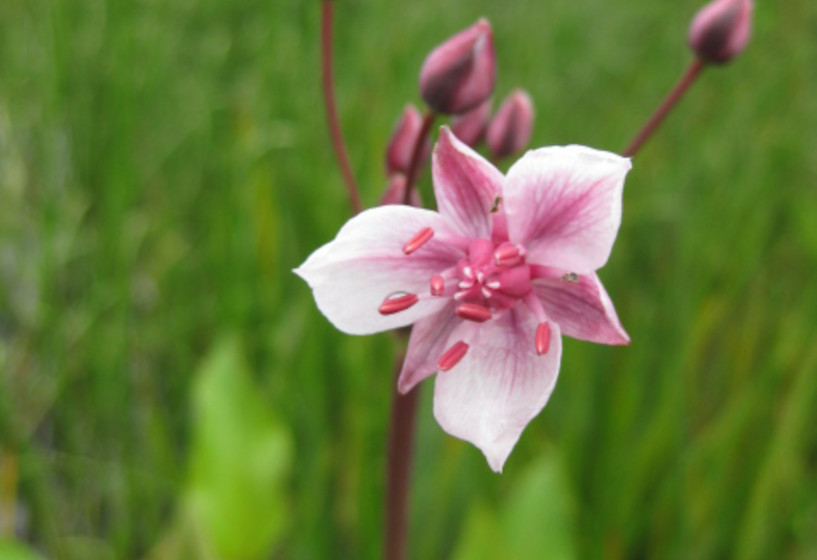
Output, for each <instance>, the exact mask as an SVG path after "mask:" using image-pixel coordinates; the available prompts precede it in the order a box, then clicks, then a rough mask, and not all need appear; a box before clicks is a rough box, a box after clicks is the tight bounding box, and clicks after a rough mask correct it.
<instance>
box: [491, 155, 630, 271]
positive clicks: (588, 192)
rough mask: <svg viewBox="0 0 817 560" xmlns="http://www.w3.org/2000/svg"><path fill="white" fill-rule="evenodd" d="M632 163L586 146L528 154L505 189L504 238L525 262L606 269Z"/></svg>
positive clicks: (587, 269) (585, 268) (574, 268)
mask: <svg viewBox="0 0 817 560" xmlns="http://www.w3.org/2000/svg"><path fill="white" fill-rule="evenodd" d="M630 167H631V164H630V160H629V159H627V158H623V157H620V156H617V155H615V154H612V153H609V152H602V151H599V150H593V149H591V148H586V147H584V146H566V147H559V146H557V147H551V148H541V149H538V150H532V151H529V152H528V153H527V154H525V155H524V156H523V157H522V158H521V159H520V160H519V161H518V162H516V163H515V164H514V165H513V167H511V169H510V170H509V171H508V175H507V177H506V178H505V186H504V189H503V200H504V205H505V213H506V215H507V217H508V234H509V236H510V240H511V241H513V242H514V243H522V244H524V245H525V247H526V249H527V250H528V257H527V260H528V262H529V263H535V264H542V265H553V266H558V267H560V268H567V269H569V270H572V271H573V272H578V273H588V272H594V271H595V270H597V269H599V268H601V267H602V266H604V263H606V262H607V258H608V257H609V256H610V250H611V249H612V247H613V241H615V238H616V233H617V232H618V227H619V225H620V224H621V194H622V190H623V188H624V176H625V175H626V174H627V171H629V169H630Z"/></svg>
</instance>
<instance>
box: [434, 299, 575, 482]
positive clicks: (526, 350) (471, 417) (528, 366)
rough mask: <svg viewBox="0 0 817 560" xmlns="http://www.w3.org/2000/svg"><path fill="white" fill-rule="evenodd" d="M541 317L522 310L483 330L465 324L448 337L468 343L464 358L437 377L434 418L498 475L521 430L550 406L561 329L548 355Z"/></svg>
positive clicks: (555, 333) (555, 329) (553, 331)
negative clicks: (541, 344) (538, 336)
mask: <svg viewBox="0 0 817 560" xmlns="http://www.w3.org/2000/svg"><path fill="white" fill-rule="evenodd" d="M537 324H538V323H537V320H536V318H535V317H534V316H533V315H532V314H531V313H530V312H529V311H528V310H527V309H526V308H525V307H524V306H521V305H518V306H516V307H515V308H514V309H512V310H510V311H506V312H504V313H502V314H500V315H499V316H497V318H496V319H495V320H492V321H488V322H486V323H484V324H482V325H479V326H468V325H465V324H464V325H463V326H464V327H465V328H457V329H455V330H454V331H453V332H452V333H451V336H450V337H449V346H450V345H451V344H453V343H455V342H456V341H457V340H464V341H465V342H466V343H467V344H469V349H468V352H467V354H466V355H465V357H464V358H463V359H462V361H460V362H459V363H458V364H457V365H456V366H454V367H453V368H452V369H451V370H450V371H446V372H441V373H438V374H437V378H436V384H435V387H434V416H435V417H436V418H437V422H439V423H440V426H442V428H443V429H444V430H445V431H446V432H448V433H449V434H451V435H453V436H456V437H458V438H461V439H464V440H466V441H469V442H471V443H473V444H474V445H476V446H477V447H479V448H480V449H481V450H482V452H483V453H484V454H485V457H486V458H487V459H488V464H489V465H490V466H491V468H492V469H493V470H495V471H497V472H501V471H502V466H503V465H504V463H505V460H506V459H507V458H508V455H509V454H510V453H511V450H512V449H513V447H514V445H516V442H517V440H519V436H520V435H521V434H522V430H524V429H525V426H527V425H528V422H530V421H531V419H533V418H534V417H535V416H536V415H537V414H538V413H539V412H540V411H541V410H542V408H543V407H544V406H545V404H546V403H547V401H548V399H549V398H550V394H551V392H552V391H553V387H554V385H555V384H556V378H557V376H558V374H559V362H560V359H561V353H562V344H561V336H560V334H559V327H558V325H556V324H555V323H554V324H552V325H551V335H550V336H551V340H550V345H549V349H548V352H547V354H545V355H544V356H539V355H538V354H537V353H536V348H535V344H534V340H535V333H536V329H537Z"/></svg>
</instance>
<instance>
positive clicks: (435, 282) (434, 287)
mask: <svg viewBox="0 0 817 560" xmlns="http://www.w3.org/2000/svg"><path fill="white" fill-rule="evenodd" d="M444 290H445V279H444V278H443V277H442V276H440V275H439V274H435V275H434V276H432V277H431V295H432V296H441V295H443V291H444Z"/></svg>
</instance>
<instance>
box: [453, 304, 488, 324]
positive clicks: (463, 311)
mask: <svg viewBox="0 0 817 560" xmlns="http://www.w3.org/2000/svg"><path fill="white" fill-rule="evenodd" d="M457 316H458V317H460V318H462V319H467V320H469V321H474V322H476V323H484V322H485V321H487V320H488V319H490V318H491V317H493V315H491V310H490V309H488V308H487V307H483V306H481V305H477V304H476V303H463V304H462V305H460V306H459V307H457Z"/></svg>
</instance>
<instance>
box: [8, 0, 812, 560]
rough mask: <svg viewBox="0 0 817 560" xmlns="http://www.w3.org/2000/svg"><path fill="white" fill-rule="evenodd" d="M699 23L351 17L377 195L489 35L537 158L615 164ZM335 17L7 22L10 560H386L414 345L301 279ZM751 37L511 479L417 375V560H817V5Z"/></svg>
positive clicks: (356, 135) (648, 8)
mask: <svg viewBox="0 0 817 560" xmlns="http://www.w3.org/2000/svg"><path fill="white" fill-rule="evenodd" d="M699 6H700V4H699V3H698V2H695V1H692V0H679V1H676V2H643V1H641V0H615V1H606V2H605V1H602V0H548V1H540V0H536V1H534V0H508V1H505V2H493V1H487V0H448V1H445V2H431V1H430V0H422V1H421V0H417V1H414V2H373V1H363V0H350V1H341V0H338V1H337V3H336V5H335V8H336V42H335V44H336V63H337V66H336V75H337V78H336V82H337V98H338V104H339V108H340V116H341V121H342V124H343V127H344V131H345V134H346V137H347V140H348V147H349V152H350V156H351V160H352V166H353V168H354V171H355V174H356V176H357V179H358V181H359V183H360V185H361V190H362V195H363V198H364V201H365V202H366V203H367V204H368V205H372V204H375V203H376V202H377V200H378V199H379V197H380V195H381V193H382V191H383V189H384V187H385V178H384V176H383V149H384V144H385V142H386V141H387V139H388V137H389V135H390V132H391V128H392V126H393V124H394V121H395V119H396V118H397V116H398V114H399V113H400V111H401V110H402V108H403V106H404V104H405V103H406V102H409V101H410V102H415V103H417V102H418V101H419V99H418V94H417V74H418V71H419V68H420V66H421V64H422V61H423V59H424V57H425V55H426V54H427V53H428V51H429V50H430V49H431V48H432V47H433V46H434V45H436V44H437V43H439V42H440V41H442V40H443V39H445V38H446V37H447V36H449V35H451V34H453V33H454V32H456V31H458V30H460V29H462V28H464V27H466V26H468V25H470V24H472V23H473V22H474V21H475V20H476V19H477V18H479V17H480V16H485V17H487V18H488V19H490V21H491V22H492V24H493V27H494V33H495V43H496V50H497V58H498V76H499V79H498V83H497V90H496V95H497V97H498V98H501V97H503V96H504V95H505V94H507V93H508V92H509V91H510V90H511V89H513V88H515V87H523V88H525V89H527V90H528V91H529V92H530V94H531V97H532V98H533V100H534V103H535V107H536V124H535V130H534V136H533V140H532V142H531V145H532V146H541V145H550V144H567V143H581V144H585V145H589V146H593V147H596V148H601V149H608V150H613V151H616V150H621V149H622V148H623V147H624V145H625V144H626V143H627V141H628V140H629V139H630V137H631V136H632V135H633V134H634V133H635V131H636V130H637V128H638V127H639V125H640V124H641V123H642V122H643V121H644V120H645V119H646V118H647V116H648V114H649V113H650V112H651V110H652V109H653V107H655V106H656V105H657V103H658V102H659V100H660V99H661V97H662V96H663V95H664V93H665V92H666V91H667V89H668V88H669V87H670V86H671V85H672V84H673V83H674V81H675V80H676V79H677V78H678V76H679V75H680V74H681V72H682V71H683V69H684V68H685V66H686V65H687V64H688V63H689V61H690V55H689V53H688V51H687V49H686V47H685V34H686V28H687V25H688V22H689V21H690V19H691V17H692V15H693V14H694V13H695V11H696V9H697V8H698V7H699ZM319 8H320V6H319V3H318V2H317V1H314V0H311V1H306V0H300V1H288V0H272V1H269V0H268V1H263V2H262V1H259V0H199V1H194V0H138V1H137V0H84V1H79V0H64V1H62V0H3V1H2V2H0V551H2V552H3V554H4V555H5V556H4V557H8V558H19V559H24V558H29V557H30V556H31V554H37V553H38V554H40V555H42V556H44V557H48V558H58V559H62V558H67V559H74V558H76V559H92V560H93V559H97V558H99V559H114V558H115V559H119V558H127V559H130V558H148V559H155V560H162V559H168V558H194V559H195V558H206V559H218V558H231V559H232V558H237V559H255V558H259V559H260V558H287V559H289V558H292V559H313V558H314V559H322V558H377V557H378V556H379V555H380V551H381V549H382V534H383V514H382V510H383V500H384V467H385V444H384V440H385V435H386V431H387V427H388V414H389V405H390V395H391V390H392V383H393V380H392V356H393V354H394V342H393V339H392V338H391V337H390V336H389V335H388V334H383V335H377V336H371V337H364V338H360V337H351V336H347V335H344V334H342V333H339V332H337V331H335V330H334V329H333V328H332V326H331V325H330V324H329V323H328V322H327V321H326V320H325V319H324V318H323V317H322V316H321V315H320V313H319V312H318V311H317V309H316V308H315V305H314V302H313V300H312V297H311V294H310V292H309V290H308V288H307V287H306V285H305V284H304V283H303V282H302V281H301V280H300V279H298V278H297V277H295V276H294V275H293V274H292V273H291V269H292V268H294V267H296V266H298V265H299V264H300V263H301V262H302V261H303V260H304V259H305V258H306V257H307V256H308V255H309V254H310V252H311V251H313V250H314V249H316V248H317V247H318V246H320V245H321V244H323V243H325V242H326V241H328V240H329V239H331V238H332V237H333V236H334V234H335V233H336V231H337V230H338V228H339V227H340V226H341V225H342V224H343V223H344V221H345V220H346V219H347V218H348V212H347V201H346V198H345V194H344V190H343V187H342V183H341V180H340V175H339V173H338V171H337V168H336V166H335V164H334V160H333V157H332V153H331V148H330V145H329V142H328V139H327V133H326V128H325V121H324V117H323V106H322V99H321V92H320V88H319V83H320V76H319V62H320V59H319V50H318V35H319ZM755 16H756V18H755V27H754V30H753V37H752V41H751V44H750V46H749V48H748V49H747V51H746V52H745V54H744V55H743V56H742V57H741V58H740V59H739V60H737V61H736V62H735V63H734V64H732V65H731V66H729V67H726V68H716V69H712V70H708V71H706V72H705V73H704V75H703V76H702V79H701V80H700V83H697V84H696V85H695V86H694V87H693V89H692V90H691V92H690V94H689V95H688V97H687V98H685V99H684V101H683V103H682V104H681V106H680V107H679V109H678V110H677V112H676V113H674V114H673V115H671V117H670V118H669V119H668V121H667V122H666V124H665V126H664V128H663V129H662V130H661V131H660V132H659V133H658V135H657V136H656V137H654V138H653V139H652V140H651V141H650V142H649V143H648V144H647V145H646V147H645V148H644V149H643V151H642V152H641V153H639V155H638V156H637V158H636V159H635V161H634V166H633V170H632V172H631V173H630V175H629V177H628V180H627V185H626V188H625V193H624V217H623V224H622V228H621V231H620V234H619V237H618V240H617V243H616V246H615V248H614V251H613V255H612V257H611V259H610V261H609V263H608V264H607V266H606V267H605V268H604V269H603V270H602V271H601V273H600V275H601V278H602V280H603V281H604V283H605V285H606V287H607V289H608V291H609V293H610V295H611V297H612V299H613V301H614V302H615V304H616V307H617V309H618V312H619V316H620V318H621V320H622V323H623V324H624V326H625V327H626V329H627V330H628V332H629V334H630V335H631V337H632V340H633V343H632V345H631V346H629V347H624V348H610V347H603V346H596V345H592V344H589V343H584V342H580V341H574V340H566V342H565V348H564V358H563V365H562V369H561V375H560V379H559V383H558V385H557V388H556V390H555V392H554V395H553V397H552V399H551V402H550V403H549V404H548V406H547V408H546V409H545V410H544V412H543V413H542V414H540V415H539V417H537V418H536V419H535V420H534V421H533V422H532V423H531V424H530V426H529V427H528V429H527V430H526V431H525V433H524V434H523V436H522V438H521V441H520V443H519V444H518V446H517V448H516V449H515V451H514V453H513V454H512V455H511V457H510V459H509V461H508V463H507V464H506V466H505V472H504V474H503V475H501V476H499V475H495V474H494V473H492V472H491V471H490V469H489V468H488V466H487V465H486V462H485V460H484V458H483V457H482V455H481V453H480V452H479V451H478V450H477V449H475V448H474V447H472V446H470V445H468V444H465V443H463V442H460V441H459V440H456V439H454V438H452V437H450V436H447V435H446V434H444V433H443V432H442V430H441V429H440V428H439V427H438V426H437V425H436V423H435V422H434V419H433V415H432V412H431V393H432V391H431V383H430V382H427V383H426V384H424V386H423V394H422V400H421V408H420V412H419V430H418V440H417V456H416V459H417V462H416V466H415V478H414V485H413V493H412V502H411V506H412V513H411V537H410V545H411V549H412V557H413V558H416V559H421V558H422V559H435V558H457V559H460V560H469V559H479V558H500V557H502V558H521V559H524V558H655V557H661V558H699V559H708V558H771V557H776V558H817V477H816V476H815V475H817V430H815V424H816V423H817V375H815V374H816V373H817V344H816V343H815V342H817V95H815V91H817V40H816V39H817V5H815V3H814V2H813V1H812V0H788V1H787V2H773V1H759V2H757V6H756V10H755ZM507 165H508V162H504V164H503V167H505V166H507ZM422 182H423V192H424V193H425V195H426V200H431V196H430V188H429V177H428V171H426V172H425V174H424V176H423V179H422ZM4 540H5V543H4V542H3V541H4ZM13 540H19V541H23V542H24V543H27V546H28V548H29V549H30V550H32V551H36V552H32V553H28V552H26V549H25V548H21V547H20V544H19V543H12V542H11V541H13Z"/></svg>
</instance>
